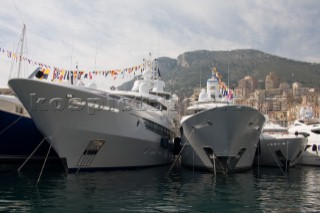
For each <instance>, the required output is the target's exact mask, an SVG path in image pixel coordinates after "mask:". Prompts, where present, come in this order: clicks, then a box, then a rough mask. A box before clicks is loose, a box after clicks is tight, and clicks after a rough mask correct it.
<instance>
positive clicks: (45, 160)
mask: <svg viewBox="0 0 320 213" xmlns="http://www.w3.org/2000/svg"><path fill="white" fill-rule="evenodd" d="M51 147H52V143H50V146H49V150H48V152H47V155H46V158H45V159H44V162H43V165H42V168H41V171H40V174H39V177H38V180H37V185H38V183H39V181H40V178H41V175H42V172H43V169H44V166H45V165H46V162H47V159H48V156H49V153H50V151H51Z"/></svg>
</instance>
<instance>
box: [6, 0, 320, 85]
mask: <svg viewBox="0 0 320 213" xmlns="http://www.w3.org/2000/svg"><path fill="white" fill-rule="evenodd" d="M319 17H320V1H318V0H269V1H264V0H237V1H234V0H196V1H195V0H94V1H88V0H27V1H18V0H0V48H1V49H5V50H9V51H12V52H16V50H17V48H18V43H19V39H20V36H21V32H22V28H23V24H25V25H26V34H25V35H26V39H25V43H24V44H25V47H24V50H23V55H24V56H25V57H26V58H28V59H31V60H33V61H37V62H39V63H43V64H46V65H50V66H54V67H58V68H61V69H75V67H76V64H78V66H79V69H81V70H112V69H122V68H128V67H132V66H135V65H139V64H141V63H142V60H143V58H147V57H148V55H149V53H151V54H152V57H154V58H157V57H170V58H175V59H176V58H177V57H178V56H179V55H180V54H182V53H184V52H189V51H195V50H210V51H212V50H215V51H219V50H234V49H248V48H250V49H257V50H260V51H263V52H266V53H269V54H273V55H277V56H280V57H285V58H289V59H294V60H299V61H305V62H311V63H320V18H319ZM22 67H23V69H24V70H23V73H24V75H25V76H27V75H28V74H30V73H31V72H32V71H33V70H34V69H35V68H36V67H35V66H31V65H28V64H27V65H23V66H22ZM17 69H18V68H17V63H13V62H12V59H10V58H8V57H7V55H6V54H2V53H0V87H6V86H7V81H8V79H9V78H11V77H15V75H16V72H17ZM106 83H107V84H109V85H111V84H115V85H116V86H117V85H119V84H120V83H122V82H121V81H117V82H115V80H113V79H111V78H110V79H109V80H107V81H106Z"/></svg>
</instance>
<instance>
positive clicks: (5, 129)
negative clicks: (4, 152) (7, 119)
mask: <svg viewBox="0 0 320 213" xmlns="http://www.w3.org/2000/svg"><path fill="white" fill-rule="evenodd" d="M21 118H22V116H20V117H19V118H17V119H16V120H15V121H13V122H12V123H11V124H10V125H8V126H7V127H6V128H4V129H3V130H2V131H1V132H0V135H1V134H2V133H4V132H5V131H7V130H8V129H9V128H10V127H12V126H13V125H14V124H15V123H17V122H18V121H19V120H20V119H21Z"/></svg>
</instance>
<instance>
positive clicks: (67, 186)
mask: <svg viewBox="0 0 320 213" xmlns="http://www.w3.org/2000/svg"><path fill="white" fill-rule="evenodd" d="M18 166H19V165H10V166H1V167H0V174H1V178H0V211H3V212H250V213H251V212H320V168H317V167H302V166H298V167H296V168H292V169H291V170H290V171H289V172H288V173H287V175H285V176H284V175H283V173H282V172H281V171H280V169H278V168H259V169H258V168H255V169H254V170H252V171H249V172H246V173H240V174H233V175H228V176H224V175H217V176H214V175H213V174H211V173H201V172H193V171H191V170H187V169H184V168H175V169H174V170H172V172H171V174H170V176H166V173H167V171H168V170H169V166H168V167H167V166H166V167H157V168H150V169H139V170H130V171H109V172H94V173H79V174H78V175H76V174H68V175H65V174H64V173H63V172H62V170H61V169H56V168H55V166H54V165H48V166H47V167H46V168H45V169H44V172H43V174H42V176H41V179H40V182H39V183H38V184H37V179H38V176H39V173H40V170H41V165H29V166H26V167H24V168H23V170H22V171H20V172H19V173H18V172H17V168H18Z"/></svg>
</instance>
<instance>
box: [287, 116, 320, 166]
mask: <svg viewBox="0 0 320 213" xmlns="http://www.w3.org/2000/svg"><path fill="white" fill-rule="evenodd" d="M289 132H292V133H294V132H298V133H302V134H306V135H309V136H308V143H307V145H306V148H305V150H304V152H303V153H302V155H301V159H300V161H299V163H300V164H302V165H310V166H320V153H319V152H320V121H319V119H311V118H307V119H298V120H296V121H295V122H294V123H293V124H292V125H291V126H290V127H289Z"/></svg>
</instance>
